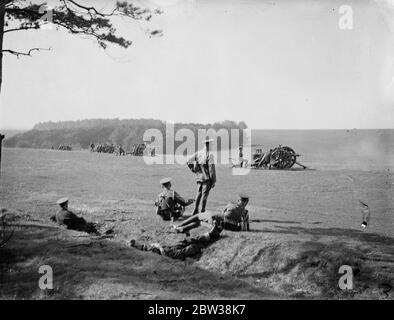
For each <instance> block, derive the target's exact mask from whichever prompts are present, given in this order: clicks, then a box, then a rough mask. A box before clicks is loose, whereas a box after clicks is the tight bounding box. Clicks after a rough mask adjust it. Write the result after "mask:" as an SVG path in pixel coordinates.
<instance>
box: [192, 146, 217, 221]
mask: <svg viewBox="0 0 394 320" xmlns="http://www.w3.org/2000/svg"><path fill="white" fill-rule="evenodd" d="M212 141H213V139H207V140H205V141H204V144H205V147H204V149H202V150H200V151H198V152H196V153H195V154H194V155H193V156H192V157H191V158H190V159H189V160H188V161H187V165H188V167H189V168H190V170H192V172H194V173H195V174H196V177H197V195H196V205H195V207H194V211H193V215H194V214H198V213H199V206H200V202H201V199H202V204H201V212H205V207H206V205H207V201H208V195H209V192H210V190H211V189H212V188H214V187H215V184H216V169H215V160H214V157H213V154H212V153H210V152H209V144H210V143H211V142H212Z"/></svg>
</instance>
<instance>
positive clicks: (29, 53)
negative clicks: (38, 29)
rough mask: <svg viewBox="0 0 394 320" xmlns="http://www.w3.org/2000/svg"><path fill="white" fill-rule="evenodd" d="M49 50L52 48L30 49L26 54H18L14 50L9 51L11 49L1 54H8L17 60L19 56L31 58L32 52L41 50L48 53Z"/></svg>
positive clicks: (4, 50)
mask: <svg viewBox="0 0 394 320" xmlns="http://www.w3.org/2000/svg"><path fill="white" fill-rule="evenodd" d="M51 49H52V48H32V49H30V50H29V51H28V52H19V51H15V50H11V49H3V50H2V52H5V53H9V54H13V55H15V56H16V57H17V58H19V56H28V57H31V53H32V52H33V51H41V50H46V51H49V50H51Z"/></svg>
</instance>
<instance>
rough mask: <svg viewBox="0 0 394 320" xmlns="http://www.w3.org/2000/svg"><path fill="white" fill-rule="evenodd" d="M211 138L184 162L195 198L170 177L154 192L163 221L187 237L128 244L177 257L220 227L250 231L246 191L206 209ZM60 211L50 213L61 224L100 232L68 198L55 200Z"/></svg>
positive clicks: (194, 250) (214, 236)
mask: <svg viewBox="0 0 394 320" xmlns="http://www.w3.org/2000/svg"><path fill="white" fill-rule="evenodd" d="M212 141H213V140H212V139H207V140H205V141H204V148H203V149H202V150H199V151H198V152H196V153H195V154H194V155H193V156H192V157H191V158H190V159H189V160H188V161H187V166H188V167H189V169H190V170H191V171H192V172H193V173H194V174H195V175H196V182H197V194H196V197H195V199H188V200H185V199H184V198H183V197H182V196H180V195H179V194H178V193H177V192H176V191H175V190H174V189H173V188H172V184H171V178H163V179H161V180H160V184H161V188H162V192H161V193H160V194H159V195H158V196H157V199H156V201H155V205H156V207H157V209H156V213H157V215H158V216H160V217H161V218H162V219H163V220H164V221H171V222H172V223H173V226H172V227H173V230H174V232H176V233H184V234H186V238H185V239H184V240H182V241H180V242H178V243H176V244H174V245H171V246H165V245H162V244H160V243H149V244H146V243H137V242H136V241H135V240H131V241H130V243H129V244H130V246H132V247H134V248H137V249H140V250H146V251H152V252H156V253H158V254H162V255H166V256H170V257H172V258H176V259H185V258H186V257H193V256H196V255H197V254H199V253H200V252H201V250H202V249H203V248H204V247H205V246H207V245H209V244H211V243H212V242H214V241H216V240H218V239H219V238H220V234H221V232H222V230H224V229H225V230H230V231H249V230H250V228H249V214H248V210H246V206H247V204H248V202H249V196H248V195H247V194H244V193H241V194H239V197H238V200H237V201H236V202H231V203H229V204H228V205H227V206H225V207H224V209H223V210H222V211H221V212H211V211H206V206H207V201H208V196H209V193H210V191H211V190H212V189H213V188H214V187H215V184H216V168H215V163H214V157H213V154H212V153H211V152H210V148H209V146H210V144H211V142H212ZM193 203H195V205H194V210H193V211H192V214H191V216H190V217H188V218H186V219H184V220H183V221H181V222H180V223H178V222H177V221H178V220H180V218H181V217H182V216H183V213H184V212H185V208H186V207H187V206H189V205H191V204H193ZM57 204H58V205H59V206H60V209H59V211H58V212H57V213H56V214H55V215H54V216H53V217H51V219H52V220H54V221H56V222H57V223H58V224H60V225H65V226H66V227H67V228H69V229H75V230H79V231H85V232H88V233H93V234H99V233H100V232H99V230H98V228H97V225H95V224H93V223H89V222H87V221H86V220H85V219H83V218H82V217H78V216H77V215H75V214H74V213H73V212H71V211H70V210H69V209H68V199H67V198H62V199H60V200H58V202H57ZM201 225H206V226H208V227H209V231H208V232H206V233H204V234H203V235H199V236H197V237H190V233H189V231H190V230H192V229H194V228H197V227H199V226H201Z"/></svg>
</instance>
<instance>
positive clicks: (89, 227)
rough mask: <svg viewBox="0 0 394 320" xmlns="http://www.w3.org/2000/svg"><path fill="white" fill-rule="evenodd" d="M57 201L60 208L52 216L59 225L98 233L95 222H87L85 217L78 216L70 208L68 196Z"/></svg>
mask: <svg viewBox="0 0 394 320" xmlns="http://www.w3.org/2000/svg"><path fill="white" fill-rule="evenodd" d="M56 203H57V204H58V205H59V206H60V209H59V210H58V211H57V212H56V214H55V215H53V216H52V217H51V220H52V221H54V222H56V223H58V224H59V225H65V226H66V227H67V229H73V230H78V231H84V232H88V233H95V234H97V233H98V231H97V227H96V225H95V224H94V223H91V222H87V221H86V220H85V219H84V218H82V217H78V216H77V215H76V214H75V213H73V212H72V211H70V210H68V199H67V198H61V199H59V200H58V201H57V202H56Z"/></svg>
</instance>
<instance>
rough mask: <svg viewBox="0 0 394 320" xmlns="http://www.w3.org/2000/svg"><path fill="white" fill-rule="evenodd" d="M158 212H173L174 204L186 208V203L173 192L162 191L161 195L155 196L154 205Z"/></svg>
mask: <svg viewBox="0 0 394 320" xmlns="http://www.w3.org/2000/svg"><path fill="white" fill-rule="evenodd" d="M155 204H156V205H157V207H158V210H167V209H170V210H173V209H174V206H175V204H180V205H181V206H183V207H185V206H187V205H188V204H187V202H186V201H185V199H183V198H182V197H181V196H180V195H179V194H178V192H176V191H175V190H168V189H164V190H163V192H162V193H160V194H159V195H158V196H157V199H156V203H155Z"/></svg>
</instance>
